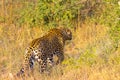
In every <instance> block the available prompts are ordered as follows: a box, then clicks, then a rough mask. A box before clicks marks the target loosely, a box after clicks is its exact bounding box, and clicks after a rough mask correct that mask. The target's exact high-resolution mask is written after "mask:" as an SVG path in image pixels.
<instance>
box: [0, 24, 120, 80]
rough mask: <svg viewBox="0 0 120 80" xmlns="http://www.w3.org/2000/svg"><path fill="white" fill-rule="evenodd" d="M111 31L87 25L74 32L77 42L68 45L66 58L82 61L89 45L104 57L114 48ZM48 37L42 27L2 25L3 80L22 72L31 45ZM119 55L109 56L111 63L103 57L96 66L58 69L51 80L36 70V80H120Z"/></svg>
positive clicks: (0, 70) (0, 65) (0, 67)
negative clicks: (112, 46) (24, 57)
mask: <svg viewBox="0 0 120 80" xmlns="http://www.w3.org/2000/svg"><path fill="white" fill-rule="evenodd" d="M107 30H108V29H107V28H106V27H104V26H101V25H97V26H96V27H95V26H94V25H85V24H84V25H83V27H81V28H78V29H77V31H76V32H73V40H72V41H71V43H70V44H69V45H66V47H65V54H67V55H69V56H71V55H72V57H73V56H76V57H78V55H80V54H82V53H84V51H85V50H86V49H87V48H88V45H96V46H95V52H94V53H95V54H96V53H97V54H99V55H100V54H103V53H104V49H108V48H109V47H108V46H111V44H110V39H108V38H109V37H108V36H107ZM45 33H46V31H45V30H43V29H41V28H40V27H33V28H29V27H27V26H26V25H24V26H22V27H16V26H14V25H7V24H0V80H11V78H12V77H13V76H12V75H13V74H15V73H16V72H17V71H18V70H19V69H20V66H21V64H22V61H23V56H24V51H25V47H26V46H27V44H28V43H29V42H30V41H31V40H32V39H35V38H37V37H41V36H42V35H44V34H45ZM103 44H105V45H103ZM119 52H120V51H119V50H118V51H117V52H116V53H115V54H112V55H111V56H109V59H108V62H107V63H105V62H104V60H103V59H102V58H103V56H101V55H100V57H98V58H97V59H96V61H97V63H96V64H94V65H92V66H89V65H83V64H79V63H78V64H77V65H79V66H78V67H77V68H75V67H73V66H76V65H71V66H70V65H66V66H64V65H63V66H56V67H54V68H53V71H52V73H51V75H50V76H48V75H45V74H44V75H41V74H39V72H38V71H37V70H38V67H37V66H36V70H35V72H34V73H35V77H36V79H37V80H120V76H119V75H120V64H118V60H119V57H118V59H116V60H115V57H116V56H119ZM99 55H98V56H99ZM73 58H74V57H73ZM66 60H67V59H66ZM62 72H63V75H62V74H61V73H62ZM13 80H14V78H13ZM16 80H20V79H16ZM27 80H33V77H29V78H27Z"/></svg>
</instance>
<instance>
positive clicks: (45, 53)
mask: <svg viewBox="0 0 120 80" xmlns="http://www.w3.org/2000/svg"><path fill="white" fill-rule="evenodd" d="M67 40H72V32H71V30H70V29H68V28H53V29H50V30H49V31H48V33H47V34H46V35H44V36H42V37H39V38H36V39H34V40H32V41H31V42H30V43H29V45H28V47H27V48H26V51H25V58H24V63H23V66H22V68H21V69H20V70H19V72H18V73H17V76H25V74H27V75H28V74H30V73H33V72H34V65H35V62H37V63H38V64H39V69H40V73H45V72H46V70H47V67H48V66H51V67H53V66H54V65H58V64H61V63H62V62H63V60H64V46H65V42H66V41H67ZM55 55H56V56H57V58H58V59H57V61H56V62H55V61H54V60H53V56H55Z"/></svg>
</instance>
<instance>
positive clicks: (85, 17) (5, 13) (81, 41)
mask: <svg viewBox="0 0 120 80" xmlns="http://www.w3.org/2000/svg"><path fill="white" fill-rule="evenodd" d="M0 11H1V12H0V80H11V79H13V80H14V78H13V75H14V74H16V73H17V71H18V70H19V69H20V67H21V64H22V62H23V58H24V52H25V48H26V46H27V45H28V43H29V42H30V41H31V40H33V39H35V38H38V37H41V36H43V35H44V34H46V33H47V31H48V30H49V29H51V28H54V27H68V28H70V29H71V30H72V33H73V40H72V41H70V42H67V43H66V46H65V50H64V52H65V60H64V62H63V63H62V65H61V66H60V65H58V66H55V67H54V68H53V71H52V73H51V76H47V75H41V74H39V72H38V71H37V70H38V67H37V66H36V71H35V77H36V79H37V80H120V47H119V46H120V1H119V0H0ZM36 65H37V64H36ZM61 73H63V75H62V74H61ZM18 80H19V79H18ZM28 80H33V77H29V78H28Z"/></svg>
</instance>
